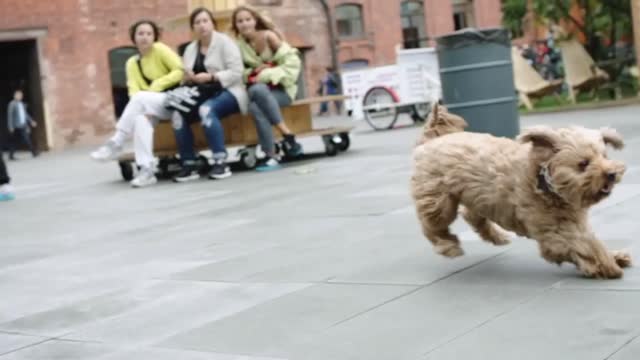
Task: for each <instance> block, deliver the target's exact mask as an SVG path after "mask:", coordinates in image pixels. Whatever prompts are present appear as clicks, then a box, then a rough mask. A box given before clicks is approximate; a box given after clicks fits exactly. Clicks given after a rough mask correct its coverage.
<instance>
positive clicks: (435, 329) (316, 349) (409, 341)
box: [281, 281, 540, 359]
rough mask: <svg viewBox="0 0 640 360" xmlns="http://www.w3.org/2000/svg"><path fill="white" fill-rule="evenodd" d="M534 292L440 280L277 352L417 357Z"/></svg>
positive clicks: (305, 355)
mask: <svg viewBox="0 0 640 360" xmlns="http://www.w3.org/2000/svg"><path fill="white" fill-rule="evenodd" d="M539 293H540V290H539V289H536V288H529V287H526V286H523V287H507V286H505V287H499V288H495V287H491V286H487V285H474V284H468V285H457V284H455V283H451V282H449V281H443V282H439V283H436V284H433V285H431V286H429V287H425V288H421V289H420V290H419V291H416V292H414V293H411V294H407V295H406V296H404V297H401V298H398V299H396V300H395V301H393V302H389V303H387V304H384V305H382V306H379V307H377V308H375V309H372V310H371V311H368V312H366V313H363V314H360V315H359V316H357V317H354V318H351V319H347V320H346V321H343V322H341V323H338V324H335V325H334V326H332V327H330V328H326V329H324V330H323V331H321V332H318V333H316V334H313V336H310V337H309V338H308V339H307V341H306V342H304V343H300V344H295V346H282V350H281V351H283V352H284V354H285V355H287V357H288V358H291V359H300V358H304V359H418V358H420V356H422V354H424V353H426V352H427V351H429V350H431V349H433V348H436V347H437V346H440V345H441V344H444V343H446V342H448V341H450V340H451V339H453V338H455V337H456V336H459V335H460V334H462V333H464V332H465V331H469V330H471V329H473V328H475V327H477V326H478V325H480V324H482V323H484V322H486V321H487V320H489V319H491V318H493V317H495V316H498V315H500V314H502V313H504V312H505V311H508V310H509V309H512V308H514V307H516V306H518V304H520V303H522V302H524V301H526V300H527V299H529V298H531V297H533V296H536V295H538V294H539ZM471 358H473V357H471Z"/></svg>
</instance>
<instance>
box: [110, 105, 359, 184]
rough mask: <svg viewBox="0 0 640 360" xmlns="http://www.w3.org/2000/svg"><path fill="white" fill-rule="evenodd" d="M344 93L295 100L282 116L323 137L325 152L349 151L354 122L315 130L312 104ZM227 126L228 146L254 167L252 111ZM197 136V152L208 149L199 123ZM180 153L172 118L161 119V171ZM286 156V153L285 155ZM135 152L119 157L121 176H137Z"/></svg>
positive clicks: (157, 134)
mask: <svg viewBox="0 0 640 360" xmlns="http://www.w3.org/2000/svg"><path fill="white" fill-rule="evenodd" d="M347 98H348V97H347V96H344V95H328V96H319V97H313V98H305V99H301V100H297V101H295V102H293V103H292V104H291V105H289V106H286V107H284V108H282V109H281V111H282V117H283V119H284V122H285V124H287V127H289V129H290V130H291V131H292V132H293V133H294V134H296V137H297V138H305V137H311V136H321V137H322V140H323V143H324V146H325V153H326V154H327V155H329V156H335V155H337V154H338V153H339V152H340V151H346V150H347V149H348V148H349V146H350V144H351V140H350V137H349V132H350V131H351V130H352V129H353V126H351V125H345V126H339V127H329V128H322V129H316V128H313V121H312V120H313V117H312V110H311V105H312V104H316V103H321V102H325V101H335V100H344V99H347ZM222 126H223V128H224V137H225V145H226V146H227V147H241V149H240V150H239V151H238V155H239V157H240V162H241V164H242V165H243V166H244V167H245V168H247V169H252V168H254V167H255V166H256V165H257V160H258V159H257V155H256V146H257V145H258V144H259V139H258V133H257V131H256V127H255V123H254V120H253V117H252V116H251V115H249V114H247V115H242V114H239V113H238V114H233V115H231V116H228V117H226V118H224V119H223V120H222ZM191 129H192V131H193V136H194V146H195V149H196V150H197V151H203V150H207V149H209V146H208V143H207V140H206V138H205V136H204V132H203V130H202V126H201V125H200V123H194V124H192V125H191ZM274 136H275V138H276V141H278V140H280V139H281V138H282V136H281V134H280V133H279V131H278V130H277V129H275V128H274ZM177 152H178V145H177V143H176V139H175V136H174V132H173V127H172V125H171V122H170V121H161V122H160V123H159V124H158V125H157V126H156V127H155V131H154V139H153V153H154V155H155V156H156V157H157V158H158V159H159V168H160V171H161V172H167V171H168V166H169V163H170V162H175V155H176V154H177ZM284 155H285V156H286V154H284ZM133 162H134V154H133V153H126V154H123V155H122V156H121V157H120V159H119V164H120V170H121V172H122V177H123V178H124V179H125V180H131V179H132V178H133V176H134V166H133Z"/></svg>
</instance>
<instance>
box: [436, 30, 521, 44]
mask: <svg viewBox="0 0 640 360" xmlns="http://www.w3.org/2000/svg"><path fill="white" fill-rule="evenodd" d="M436 42H437V43H438V49H458V48H462V47H467V46H471V45H477V44H482V43H496V44H500V45H505V46H511V39H510V37H509V32H508V31H507V29H505V28H486V29H476V28H465V29H461V30H458V31H456V32H453V33H450V34H447V35H443V36H440V37H438V38H436Z"/></svg>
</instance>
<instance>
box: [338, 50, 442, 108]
mask: <svg viewBox="0 0 640 360" xmlns="http://www.w3.org/2000/svg"><path fill="white" fill-rule="evenodd" d="M438 71H439V67H438V59H437V56H436V51H435V49H434V48H418V49H406V50H404V49H403V50H397V51H396V64H394V65H387V66H379V67H373V68H366V69H361V70H353V71H346V72H344V73H343V74H342V86H343V90H344V94H345V95H347V96H349V99H348V100H346V101H345V108H346V109H347V110H348V111H351V113H352V116H353V117H354V118H355V119H357V120H360V119H362V118H363V117H364V113H363V100H364V98H365V95H366V94H367V92H369V91H370V90H371V89H372V88H374V87H384V88H387V89H389V90H391V91H392V92H393V93H394V95H395V96H396V99H394V100H393V101H394V102H395V103H392V104H388V106H392V107H393V106H395V107H398V106H411V105H417V104H425V103H429V104H430V103H433V102H435V101H437V99H439V98H440V96H441V87H440V75H439V73H438Z"/></svg>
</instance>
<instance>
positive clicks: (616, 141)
mask: <svg viewBox="0 0 640 360" xmlns="http://www.w3.org/2000/svg"><path fill="white" fill-rule="evenodd" d="M600 133H601V134H602V140H603V141H604V143H605V144H607V145H611V146H612V147H613V148H614V149H616V150H620V149H622V148H623V147H624V140H622V135H620V133H618V132H617V131H616V129H613V128H609V127H603V128H600Z"/></svg>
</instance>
